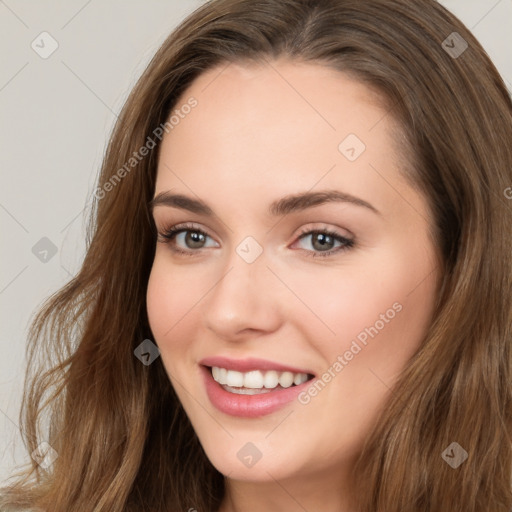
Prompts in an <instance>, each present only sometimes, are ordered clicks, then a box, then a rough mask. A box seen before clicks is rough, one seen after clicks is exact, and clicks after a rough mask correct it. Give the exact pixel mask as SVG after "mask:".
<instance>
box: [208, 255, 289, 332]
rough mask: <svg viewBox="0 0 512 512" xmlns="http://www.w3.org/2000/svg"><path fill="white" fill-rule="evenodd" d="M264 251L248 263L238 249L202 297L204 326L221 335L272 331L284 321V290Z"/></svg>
mask: <svg viewBox="0 0 512 512" xmlns="http://www.w3.org/2000/svg"><path fill="white" fill-rule="evenodd" d="M264 255H265V253H263V254H261V255H260V256H259V257H258V258H257V259H256V261H253V262H252V263H247V262H246V261H244V260H243V259H242V258H241V257H240V256H239V255H238V254H237V253H236V252H235V251H233V255H232V257H231V258H230V260H229V262H228V264H227V265H226V266H225V267H223V272H222V274H220V273H219V278H218V280H217V281H216V282H215V284H213V288H212V289H211V291H210V293H208V295H207V297H205V299H206V300H204V301H203V304H202V308H203V312H202V313H203V314H202V318H203V322H204V326H205V327H206V328H207V329H209V330H211V331H213V332H214V333H215V335H216V336H217V337H219V338H223V339H225V340H234V341H236V340H239V339H240V338H241V337H243V336H247V334H248V333H251V332H255V331H259V332H272V331H274V330H276V329H278V327H279V325H280V322H281V321H282V316H281V315H282V307H281V306H283V303H282V301H283V290H281V289H280V286H279V284H280V282H279V280H278V279H277V278H276V277H275V275H274V274H273V273H272V272H271V271H270V270H269V268H268V267H267V261H266V259H265V257H264Z"/></svg>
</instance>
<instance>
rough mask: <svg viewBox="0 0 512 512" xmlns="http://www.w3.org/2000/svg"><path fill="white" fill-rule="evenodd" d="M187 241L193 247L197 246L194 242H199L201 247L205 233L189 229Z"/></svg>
mask: <svg viewBox="0 0 512 512" xmlns="http://www.w3.org/2000/svg"><path fill="white" fill-rule="evenodd" d="M186 242H187V245H189V246H190V245H191V246H192V247H197V246H196V245H194V244H198V246H199V247H200V246H201V244H202V243H204V235H203V234H202V233H198V232H197V231H189V232H188V233H187V236H186ZM189 242H191V243H189Z"/></svg>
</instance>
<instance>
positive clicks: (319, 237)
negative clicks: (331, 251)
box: [313, 233, 333, 250]
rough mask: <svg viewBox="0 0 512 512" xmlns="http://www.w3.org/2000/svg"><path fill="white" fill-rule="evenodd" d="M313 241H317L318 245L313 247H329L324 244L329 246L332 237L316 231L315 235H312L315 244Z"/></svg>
mask: <svg viewBox="0 0 512 512" xmlns="http://www.w3.org/2000/svg"><path fill="white" fill-rule="evenodd" d="M315 241H317V242H318V243H319V244H320V245H319V247H315V248H319V249H321V250H322V249H324V250H325V249H326V248H327V249H328V248H329V247H326V246H330V245H332V242H333V238H332V237H331V236H330V235H326V234H324V233H317V234H316V236H315V237H313V246H314V245H315Z"/></svg>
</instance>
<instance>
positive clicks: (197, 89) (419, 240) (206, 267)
mask: <svg viewBox="0 0 512 512" xmlns="http://www.w3.org/2000/svg"><path fill="white" fill-rule="evenodd" d="M191 98H193V99H191ZM194 99H195V101H196V102H197V104H195V102H194ZM378 99H379V98H378V97H377V96H376V95H375V94H372V92H371V90H369V89H368V88H366V86H364V85H362V84H361V83H359V82H356V81H353V80H352V79H350V78H348V77H347V76H346V75H344V74H342V73H340V72H336V71H334V70H331V69H328V68H325V67H322V66H320V65H314V64H297V63H292V62H290V61H286V60H279V61H273V62H272V63H271V65H268V66H267V65H235V64H231V65H229V66H227V67H226V66H225V65H222V66H219V67H217V68H215V69H213V70H210V71H208V72H206V73H204V74H202V75H201V76H199V78H198V79H197V80H196V81H195V82H193V84H192V85H191V86H190V88H189V89H188V90H187V91H185V93H184V94H183V95H182V97H181V98H180V100H179V102H178V103H177V105H176V107H175V110H178V111H179V113H178V114H179V115H177V117H175V118H174V121H173V124H172V126H173V127H172V129H170V130H169V132H168V133H167V134H166V135H165V136H164V139H163V141H162V146H161V153H160V156H159V165H158V176H157V181H156V190H155V197H158V199H157V200H156V201H154V207H153V215H154V219H155V224H156V227H157V229H158V231H159V232H160V233H162V234H165V233H166V230H168V229H169V228H171V227H174V228H176V229H177V230H178V233H177V234H176V233H175V234H174V235H172V234H171V238H170V239H168V240H167V242H164V240H165V238H164V237H163V236H159V242H158V243H157V248H156V254H155V260H154V264H153V268H152V271H151V276H150V279H149V285H148V291H147V307H148V314H149V321H150V325H151V329H152V332H153V335H154V338H155V343H156V344H157V345H158V347H159V349H160V353H161V358H162V362H163V364H164V366H165V369H166V371H167V374H168V375H169V378H170V380H171V383H172V385H173V387H174V388H175V390H176V393H177V394H178V396H179V398H180V400H181V402H182V404H183V407H184V409H185V411H186V413H187V415H188V416H189V418H190V420H191V422H192V425H193V426H194V429H195V431H196V432H197V435H198V437H199V439H200V441H201V444H202V446H203V447H204V450H205V452H206V454H207V456H208V457H209V459H210V460H211V462H212V463H213V464H214V466H215V467H216V468H217V469H218V470H219V471H220V472H222V473H223V474H225V475H227V476H229V478H231V479H236V480H251V481H271V480H273V479H278V480H283V479H287V478H291V477H304V478H309V480H308V481H310V482H311V476H312V475H318V476H319V477H322V478H324V479H325V478H334V479H339V476H340V475H341V474H342V473H343V472H348V471H349V467H350V464H351V463H352V462H353V458H354V456H355V455H356V454H357V453H358V451H359V450H360V448H361V445H362V443H363V442H364V440H365V437H366V436H367V433H368V431H369V429H370V427H371V426H372V424H373V423H374V422H375V420H376V417H377V414H378V413H379V410H380V408H381V407H383V405H384V403H385V401H386V400H387V399H388V398H389V395H390V393H392V392H393V391H392V387H393V384H394V383H395V382H396V379H397V377H398V376H399V374H400V372H401V371H402V370H403V369H404V368H405V367H406V365H407V363H408V360H409V359H410V358H411V356H412V355H413V354H414V353H415V352H416V351H417V350H418V348H419V345H420V344H421V342H422V339H423V337H424V334H425V332H426V329H427V328H428V326H429V323H430V319H431V315H432V312H433V306H434V300H435V296H436V291H437V284H438V277H439V269H438V267H437V264H436V261H437V260H436V249H435V247H434V246H433V244H432V242H431V240H430V238H429V236H428V229H429V222H430V221H431V220H430V216H429V215H430V214H429V211H428V206H427V202H426V199H425V198H424V197H423V196H421V195H419V193H418V192H416V191H415V190H414V189H412V188H411V187H410V186H409V185H408V184H407V183H406V182H405V181H404V179H403V178H402V176H401V175H400V173H399V171H400V165H405V164H400V162H399V158H398V155H397V153H396V151H395V149H394V148H395V143H394V141H393V139H392V132H391V128H392V127H393V124H392V123H393V121H392V118H391V116H390V115H389V113H388V112H387V111H386V110H384V109H383V108H382V107H381V106H379V101H378ZM187 102H189V104H194V105H195V106H194V107H193V108H188V107H185V108H181V107H182V106H183V105H185V104H187ZM175 196H176V197H175ZM178 196H179V197H178ZM182 196H183V197H182ZM185 198H186V199H185ZM185 230H187V231H185ZM311 232H313V233H311ZM177 251H183V252H177ZM210 367H216V368H221V369H215V370H213V373H214V374H215V379H214V378H213V376H212V371H211V370H210ZM290 370H291V371H292V373H291V374H290V372H289V371H290ZM311 375H313V376H314V377H313V378H310V379H309V380H307V381H305V382H303V380H304V379H305V378H306V377H307V376H311ZM226 379H227V380H226ZM219 380H220V381H221V382H227V384H228V385H229V386H230V387H227V386H226V385H221V384H220V383H219V382H218V381H219ZM292 381H293V382H294V383H293V384H292V385H290V384H291V383H292ZM277 383H279V384H277ZM276 384H277V386H278V387H277V388H276V387H275V386H276ZM248 393H254V394H248ZM328 475H329V476H328Z"/></svg>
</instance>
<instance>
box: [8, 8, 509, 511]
mask: <svg viewBox="0 0 512 512" xmlns="http://www.w3.org/2000/svg"><path fill="white" fill-rule="evenodd" d="M455 32H456V33H457V34H458V35H457V34H454V33H455ZM466 45H467V47H466ZM280 56H284V57H287V58H290V59H292V60H296V61H302V62H314V63H321V64H324V65H325V66H329V67H332V68H335V69H337V70H340V71H343V72H346V73H349V74H351V75H352V76H353V77H355V78H357V79H358V80H360V81H361V82H362V83H364V84H366V85H368V86H371V87H375V88H377V90H378V91H380V93H381V95H382V97H383V98H384V99H386V100H387V103H388V105H389V112H388V115H390V116H392V117H393V118H394V119H396V120H397V121H398V122H399V125H400V126H401V128H402V131H403V134H404V141H405V143H404V144H403V150H404V155H406V159H407V162H408V166H409V168H408V169H407V171H404V172H405V173H406V174H407V176H408V178H409V179H410V182H411V183H412V184H413V185H414V186H415V187H417V188H418V189H419V190H421V191H422V192H423V193H424V194H425V196H426V197H427V198H428V201H429V204H430V206H431V208H432V211H433V214H434V219H435V231H436V242H437V244H438V247H439V249H440V251H441V252H442V255H443V282H442V287H441V289H440V292H439V297H438V302H437V304H438V305H437V309H436V311H435V315H434V316H433V318H432V322H431V325H430V326H429V329H428V332H427V333H426V335H425V338H424V341H423V343H422V345H421V347H420V349H419V350H418V352H417V353H416V354H415V356H414V357H413V358H412V359H411V360H410V362H409V364H408V365H407V367H406V368H405V369H404V371H403V372H402V375H401V378H400V380H399V381H398V382H397V383H396V385H395V387H394V389H393V393H392V394H391V395H390V398H389V402H388V403H387V406H386V407H385V408H384V409H383V411H382V415H381V417H380V418H379V421H378V422H377V423H376V424H375V426H374V428H373V430H372V432H370V433H369V435H368V436H367V438H366V442H365V445H364V448H363V450H362V453H361V455H360V458H359V460H358V463H357V465H356V467H355V471H354V482H355V485H356V487H354V494H355V496H356V498H357V500H358V503H359V508H358V510H359V511H360V512H376V511H379V512H399V511H400V512H402V511H404V510H410V511H421V512H427V511H429V512H446V511H448V510H453V511H460V510H464V511H465V512H483V511H489V512H510V510H511V509H512V488H511V481H512V445H511V432H512V414H511V401H512V400H511V380H512V374H511V346H510V344H511V340H512V333H511V325H512V293H511V290H512V286H511V285H512V252H511V248H512V215H511V213H512V210H511V208H512V201H511V200H510V199H509V198H510V196H511V195H512V189H510V187H512V103H511V99H510V96H509V94H508V91H507V89H506V87H505V85H504V83H503V81H502V79H501V78H500V76H499V74H498V72H497V70H496V68H495V67H494V65H493V64H492V63H491V61H490V59H489V57H488V56H487V54H486V53H485V51H484V50H483V49H482V47H481V46H480V44H479V43H478V42H477V41H476V39H475V38H474V37H473V36H472V35H471V33H470V32H469V30H468V29H467V28H466V27H465V26H464V25H463V24H462V23H461V22H460V21H459V20H458V19H457V18H455V17H454V16H453V15H452V14H450V13H449V12H448V11H447V10H446V9H445V8H443V7H442V6H441V5H439V4H438V3H437V2H435V1H434V0H421V1H419V0H418V1H412V0H213V1H210V2H208V3H206V4H204V5H203V6H201V7H200V8H199V9H198V10H196V11H195V12H194V13H192V14H191V15H190V16H189V17H188V18H187V19H186V20H185V21H184V22H183V23H182V24H181V25H180V26H179V27H178V28H177V29H176V30H175V31H174V32H173V33H172V34H171V35H170V36H169V37H168V38H167V40H166V41H165V42H164V44H163V45H162V47H161V48H160V49H159V51H158V52H157V53H156V55H155V56H154V58H153V59H152V61H151V62H150V64H149V66H148V67H147V69H146V70H145V72H144V73H143V75H142V76H141V78H140V80H139V81H138V83H137V85H136V86H135V88H134V89H133V91H132V92H131V95H130V96H129V98H128V100H127V101H126V104H125V106H124V108H123V110H122V112H121V114H120V116H119V120H118V122H117V124H116V126H115V128H114V130H113V133H112V136H111V139H110V142H109V145H108V148H107V151H106V155H105V158H104V162H103V166H102V171H101V176H100V179H99V184H98V185H99V187H100V188H99V189H98V190H99V192H98V193H95V195H94V198H93V199H94V209H93V212H92V215H91V217H90V226H89V231H88V241H87V253H86V257H85V260H84V262H83V265H82V268H81V269H80V271H79V272H78V274H77V276H76V277H74V278H73V279H72V280H71V281H70V282H69V283H68V284H67V285H66V286H65V287H63V288H62V289H61V290H60V291H58V293H56V294H54V295H53V296H52V297H51V298H50V299H49V300H48V301H47V302H46V303H45V305H44V307H42V309H41V310H40V311H39V312H38V314H37V316H36V318H35V320H34V322H33V324H32V326H31V330H30V339H29V345H28V349H27V355H28V358H29V366H28V372H27V378H26V382H25V393H24V399H23V404H22V409H21V413H20V425H21V429H22V432H23V435H24V441H25V444H26V447H27V449H28V452H29V453H32V452H33V451H34V450H36V448H37V446H38V445H39V444H40V443H41V442H42V441H46V442H48V443H49V444H50V445H51V447H52V448H53V449H54V450H55V451H56V453H57V454H58V458H57V459H56V460H55V461H54V462H53V464H52V465H51V466H50V467H49V468H47V469H43V467H41V466H40V465H38V464H37V463H36V461H35V460H31V461H30V464H29V465H28V466H27V468H26V469H25V470H24V472H22V473H20V474H19V475H16V476H17V479H16V481H15V483H12V484H11V485H10V486H9V487H6V488H4V489H3V494H4V498H3V499H2V501H0V505H3V506H4V507H7V506H8V507H11V508H13V509H16V507H19V508H27V507H28V508H41V509H43V510H48V511H52V512H68V511H70V510H76V511H88V512H100V511H102V512H103V511H105V512H107V511H108V512H112V511H131V510H133V511H142V510H151V511H178V510H187V509H189V508H195V509H197V510H199V511H214V510H217V509H218V506H219V504H220V502H221V500H222V497H223V493H224V478H223V476H222V475H221V474H220V473H219V472H218V471H217V470H216V469H215V468H214V467H213V466H212V464H211V463H210V462H209V460H208V459H207V457H206V455H205V453H204V452H203V450H202V447H201V445H200V443H199V441H198V438H197V436H196V434H195V433H194V430H193V428H192V426H191V424H190V422H189V420H188V418H187V416H186V414H185V413H184V411H183V409H182V407H181V405H180V403H179V400H178V399H177V396H176V395H175V393H174V390H173V388H172V386H171V384H170V382H169V378H168V376H167V375H166V373H165V371H164V368H163V366H162V363H161V359H160V358H159V359H157V360H156V361H155V362H154V363H153V364H151V365H150V366H146V365H144V364H141V362H140V361H139V360H138V359H137V358H136V357H135V356H134V349H135V348H136V347H137V346H138V345H139V344H140V343H141V342H142V340H144V339H145V338H151V332H150V329H149V325H148V320H147V314H146V303H145V295H146V287H147V282H148V276H149V272H150V269H151V265H152V261H153V257H154V251H155V242H156V233H155V229H154V225H153V222H152V219H151V216H150V214H149V210H148V202H149V201H150V200H151V199H152V196H153V193H154V185H155V175H156V168H157V159H158V149H159V145H157V147H156V148H155V149H153V150H151V151H150V152H149V154H148V155H147V156H145V157H144V158H142V159H140V161H138V163H137V165H136V166H134V168H133V169H132V168H131V167H129V168H127V167H126V163H127V162H128V161H129V159H130V158H131V157H132V155H133V153H134V151H137V150H138V149H139V148H141V147H142V146H144V145H145V144H147V141H148V137H152V138H154V137H155V135H154V131H155V129H156V128H157V127H159V126H164V123H165V122H166V121H167V119H168V118H169V115H170V114H171V112H172V110H173V109H175V108H177V107H178V105H177V101H178V100H179V99H180V97H181V95H182V93H183V92H184V91H185V90H186V88H187V87H188V86H189V85H190V84H191V82H192V81H193V80H194V79H195V78H196V77H197V76H198V75H199V74H200V73H202V72H203V71H205V70H207V69H209V68H212V67H213V66H216V65H221V64H223V63H226V64H227V63H230V62H236V61H239V62H243V61H249V60H252V61H258V62H264V61H265V60H266V59H272V58H275V57H280ZM195 108H201V106H200V105H198V106H197V107H195ZM123 166H125V172H124V173H122V172H121V171H120V169H121V168H123ZM127 169H129V171H128V170H127ZM116 174H117V176H118V178H120V179H117V178H116V180H113V179H112V178H113V177H114V175H116ZM121 175H122V176H121ZM121 178H122V179H121ZM107 183H110V185H107ZM507 190H508V191H510V193H508V194H507ZM452 443H458V445H460V447H461V448H458V446H456V445H452ZM450 446H451V449H454V446H455V449H456V450H459V451H458V452H457V453H462V452H460V450H461V449H464V450H465V451H466V452H467V455H468V457H467V459H466V460H465V461H464V462H463V463H462V464H460V465H459V466H458V467H456V468H455V467H453V465H451V464H449V463H448V462H447V456H448V457H450V456H453V452H450ZM447 448H448V452H446V449H447ZM446 453H448V455H447V456H446ZM443 454H445V456H443Z"/></svg>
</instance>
